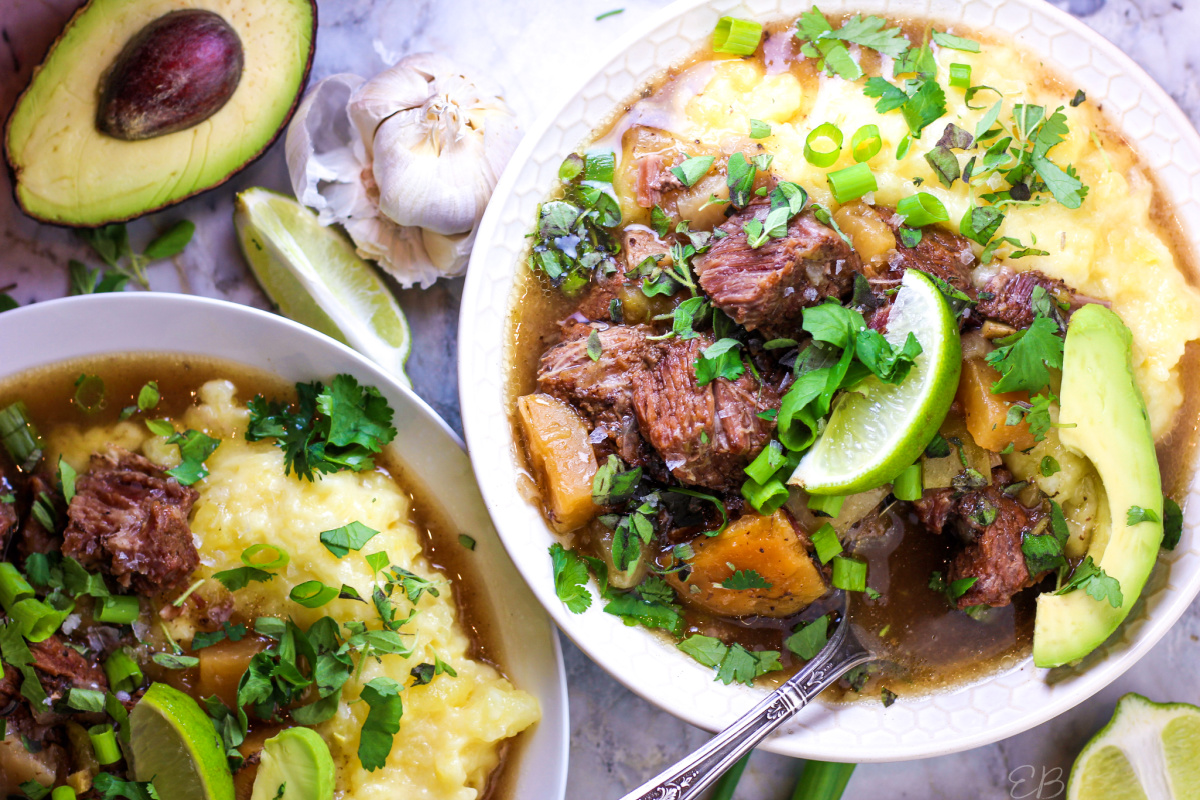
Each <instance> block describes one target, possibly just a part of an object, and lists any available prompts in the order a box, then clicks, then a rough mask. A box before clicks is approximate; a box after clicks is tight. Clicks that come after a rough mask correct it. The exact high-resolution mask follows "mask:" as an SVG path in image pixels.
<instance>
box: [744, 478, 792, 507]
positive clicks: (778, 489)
mask: <svg viewBox="0 0 1200 800" xmlns="http://www.w3.org/2000/svg"><path fill="white" fill-rule="evenodd" d="M742 497H744V498H746V502H747V503H749V504H750V505H752V506H754V509H755V510H756V511H758V513H760V514H774V513H775V512H776V511H778V510H779V508H780V506H782V505H783V504H784V503H786V502H787V499H788V488H787V487H786V486H784V485H783V481H781V480H779V478H770V479H769V480H767V482H766V483H759V482H758V481H756V480H754V479H753V478H747V479H746V482H745V483H743V484H742Z"/></svg>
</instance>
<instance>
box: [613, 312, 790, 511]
mask: <svg viewBox="0 0 1200 800" xmlns="http://www.w3.org/2000/svg"><path fill="white" fill-rule="evenodd" d="M712 343H713V340H712V339H711V338H710V337H708V336H704V335H702V336H698V337H697V338H695V339H691V340H687V341H684V340H681V339H670V340H667V341H666V342H665V343H664V344H663V356H662V358H661V360H660V361H659V362H658V364H657V366H656V367H655V368H654V369H647V370H641V371H639V372H636V373H634V374H633V376H632V377H633V403H634V408H635V410H636V411H637V420H638V427H639V429H640V430H641V432H642V435H643V436H645V437H646V439H647V440H648V441H649V442H650V444H652V445H653V446H654V448H655V449H656V450H657V451H658V453H659V455H661V456H662V458H663V460H664V461H666V465H667V469H669V470H670V471H671V474H672V475H674V476H675V477H676V478H677V479H678V480H680V481H681V482H683V483H686V484H694V485H699V486H704V487H707V488H709V489H715V490H718V491H725V490H728V491H733V490H735V489H736V488H737V487H738V486H740V485H741V483H742V481H743V480H744V475H743V473H742V470H743V469H744V468H745V466H746V465H747V464H749V463H750V461H751V460H753V458H754V457H755V456H756V455H758V453H759V451H760V450H762V448H763V447H764V446H765V445H766V443H767V440H768V439H770V437H771V431H772V430H773V429H774V427H775V423H774V422H770V421H768V420H764V419H761V418H759V417H758V416H757V415H758V414H759V413H760V412H762V411H765V410H767V409H769V408H774V407H777V406H778V404H779V395H778V394H777V392H776V391H775V390H774V389H773V388H772V387H770V386H766V385H760V384H759V383H758V381H756V380H755V378H754V377H753V376H752V375H751V374H750V372H749V371H747V372H745V373H743V374H742V375H741V376H740V377H739V378H738V379H737V380H736V381H728V380H725V379H724V378H717V379H716V380H714V381H712V382H711V383H709V384H708V385H706V386H699V385H697V383H696V359H697V358H698V357H699V356H700V353H701V351H702V350H704V348H706V347H708V346H710V345H712Z"/></svg>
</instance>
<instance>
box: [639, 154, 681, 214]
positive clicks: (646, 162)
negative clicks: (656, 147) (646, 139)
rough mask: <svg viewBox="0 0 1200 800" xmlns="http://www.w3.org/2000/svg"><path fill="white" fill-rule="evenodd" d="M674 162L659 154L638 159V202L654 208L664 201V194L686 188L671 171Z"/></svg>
mask: <svg viewBox="0 0 1200 800" xmlns="http://www.w3.org/2000/svg"><path fill="white" fill-rule="evenodd" d="M672 166H673V164H672V163H669V162H668V161H667V160H666V159H665V158H663V157H662V156H660V155H658V154H656V153H655V154H651V155H648V156H643V157H642V158H640V159H639V160H638V181H637V204H638V205H639V206H641V207H642V208H654V207H655V206H656V205H659V204H660V203H662V198H663V194H664V193H666V192H674V191H678V190H679V189H682V188H684V186H683V183H682V181H680V180H679V178H677V177H675V173H673V172H671V167H672Z"/></svg>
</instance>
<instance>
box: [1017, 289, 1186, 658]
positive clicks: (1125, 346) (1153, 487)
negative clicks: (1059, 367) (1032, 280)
mask: <svg viewBox="0 0 1200 800" xmlns="http://www.w3.org/2000/svg"><path fill="white" fill-rule="evenodd" d="M1131 343H1132V336H1131V334H1130V332H1129V329H1128V328H1126V327H1125V324H1124V323H1123V322H1121V319H1120V317H1118V316H1117V315H1116V314H1114V313H1113V312H1111V311H1109V310H1108V309H1107V308H1104V307H1103V306H1100V305H1087V306H1084V307H1083V308H1081V309H1079V310H1078V311H1076V312H1075V314H1074V315H1073V316H1072V317H1071V324H1070V326H1069V327H1068V329H1067V341H1066V348H1065V351H1064V354H1063V379H1062V390H1061V392H1060V393H1059V408H1060V413H1059V423H1060V424H1062V425H1063V426H1064V427H1061V428H1060V429H1059V437H1060V439H1061V441H1062V443H1063V444H1064V445H1066V446H1067V447H1069V448H1071V449H1072V450H1075V451H1077V452H1079V453H1082V454H1083V455H1085V456H1087V458H1088V459H1090V460H1091V462H1092V465H1093V466H1094V467H1095V468H1096V471H1097V472H1098V473H1099V475H1100V480H1101V481H1102V482H1103V483H1104V489H1105V492H1106V494H1107V495H1108V510H1109V517H1110V519H1111V529H1110V530H1109V529H1104V530H1102V529H1099V528H1098V529H1097V530H1096V531H1095V532H1094V533H1093V534H1092V540H1091V543H1090V545H1089V547H1088V555H1089V556H1091V558H1092V560H1093V561H1095V563H1096V564H1097V565H1098V566H1099V567H1100V568H1101V569H1103V570H1104V572H1105V573H1107V574H1108V575H1109V576H1110V577H1113V578H1116V579H1117V580H1118V581H1119V582H1120V584H1121V592H1122V594H1123V595H1124V602H1122V604H1121V606H1120V608H1113V607H1112V605H1111V604H1110V603H1109V602H1108V601H1107V600H1096V599H1095V598H1093V597H1091V596H1090V595H1089V594H1087V592H1086V591H1084V590H1082V589H1076V590H1074V591H1072V592H1070V593H1068V594H1064V595H1055V594H1052V593H1047V594H1043V595H1041V596H1040V597H1038V600H1037V616H1036V619H1035V622H1034V632H1033V661H1034V664H1036V665H1037V666H1039V667H1058V666H1062V665H1064V664H1070V663H1072V662H1075V661H1078V660H1079V659H1081V658H1083V657H1084V656H1086V655H1087V654H1088V653H1090V652H1092V651H1093V650H1095V649H1096V648H1097V647H1099V646H1100V645H1101V644H1102V643H1103V642H1104V640H1105V639H1107V638H1108V637H1109V636H1110V635H1112V633H1113V631H1115V630H1116V629H1117V626H1118V625H1120V624H1121V622H1122V620H1124V619H1125V617H1126V616H1127V615H1128V614H1129V610H1130V609H1131V608H1132V607H1133V605H1134V603H1135V602H1136V601H1137V598H1138V595H1139V594H1141V591H1142V587H1143V586H1144V585H1145V583H1146V579H1147V578H1148V577H1149V575H1150V570H1151V569H1153V567H1154V562H1155V560H1156V559H1157V557H1158V549H1159V546H1160V545H1161V543H1162V536H1163V528H1162V523H1161V522H1140V523H1138V524H1136V525H1129V524H1127V515H1128V511H1129V509H1130V508H1132V507H1133V506H1139V507H1141V508H1144V509H1147V510H1148V511H1152V512H1154V516H1155V517H1156V518H1157V519H1159V520H1161V519H1162V513H1163V494H1162V479H1161V476H1160V475H1159V470H1158V457H1157V456H1156V454H1155V451H1154V436H1153V434H1152V433H1151V432H1150V420H1149V417H1148V416H1147V413H1146V403H1145V401H1144V400H1143V399H1142V394H1141V392H1140V391H1139V390H1138V387H1137V383H1136V382H1135V381H1134V377H1133V366H1132V364H1131V362H1130V352H1131ZM1069 426H1074V427H1069Z"/></svg>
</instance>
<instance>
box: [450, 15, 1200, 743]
mask: <svg viewBox="0 0 1200 800" xmlns="http://www.w3.org/2000/svg"><path fill="white" fill-rule="evenodd" d="M811 6H812V0H740V1H739V0H680V2H677V3H675V4H673V5H671V6H669V7H668V8H666V9H665V10H664V11H663V12H662V13H661V14H659V15H658V16H656V17H654V18H653V19H651V20H650V21H649V22H647V23H646V24H645V25H643V26H642V27H641V29H640V30H639V31H636V32H634V33H633V34H631V35H630V36H628V37H626V38H625V39H624V40H623V41H621V42H619V43H618V44H617V45H616V46H615V48H614V50H613V56H612V58H611V59H610V60H609V61H607V62H606V63H604V64H603V66H601V67H600V69H598V70H597V71H596V73H595V74H593V75H592V76H590V77H589V78H587V80H585V81H584V82H583V84H582V85H581V86H580V87H579V90H578V91H577V92H575V93H574V94H572V95H571V96H570V97H568V98H566V99H565V102H564V103H563V105H562V107H561V109H560V110H559V111H558V112H557V113H555V114H552V115H550V116H549V117H547V118H546V119H544V120H542V121H541V123H540V124H539V125H536V126H535V127H534V128H533V129H532V130H531V132H530V133H529V135H528V136H526V137H525V140H524V142H523V143H522V145H521V147H520V148H519V149H518V150H517V152H516V154H515V155H514V157H513V160H512V162H511V163H510V164H509V167H508V169H507V171H506V172H505V173H504V176H503V177H502V179H501V180H500V183H499V185H498V186H497V189H496V193H495V195H494V197H493V198H492V202H491V205H490V206H489V207H488V211H487V214H486V215H485V217H484V219H483V223H482V225H481V226H480V229H479V233H478V237H477V239H476V243H475V250H474V255H473V256H472V258H471V265H470V271H469V273H468V277H467V285H466V290H465V292H464V294H463V302H462V310H461V317H460V319H461V322H460V328H459V340H460V342H462V343H463V345H462V346H460V348H459V353H460V362H459V383H460V385H461V387H462V414H463V425H464V427H465V429H466V435H467V442H468V446H469V449H470V452H471V458H472V461H473V463H474V465H475V474H476V476H477V477H478V478H479V484H480V487H481V488H482V490H483V496H484V500H485V501H486V502H487V506H488V510H489V511H490V512H491V514H492V520H493V521H494V522H495V523H496V527H497V528H498V529H499V531H500V536H501V538H502V539H503V540H504V544H505V546H506V547H507V548H508V551H509V554H510V555H511V556H512V557H513V561H514V562H515V563H516V565H517V568H518V569H519V570H520V571H521V573H522V574H523V575H524V576H525V579H526V580H527V581H528V582H529V584H530V586H531V587H532V588H533V591H534V594H535V595H537V597H538V599H539V600H541V602H542V605H543V606H545V607H546V609H547V610H548V611H549V612H550V614H551V616H553V617H554V619H555V621H557V622H558V624H559V625H560V626H561V627H562V629H563V630H564V631H565V632H566V633H567V635H568V636H570V637H571V638H572V639H573V640H574V641H575V643H576V644H578V645H579V647H580V648H581V649H583V650H584V652H586V653H587V654H588V655H589V656H591V658H592V659H593V660H595V661H596V662H597V663H598V664H600V665H601V666H602V667H604V668H605V669H606V670H608V671H609V672H610V673H611V674H612V675H613V676H614V677H616V678H617V679H618V680H620V681H621V682H623V683H624V684H625V685H626V686H628V687H629V688H630V689H632V690H633V691H634V692H637V693H638V694H640V695H641V696H642V697H645V698H646V699H647V700H649V701H650V702H652V703H655V704H657V705H659V706H661V707H662V708H664V709H666V710H667V711H669V712H671V713H673V714H675V715H676V716H678V717H681V718H683V719H685V720H687V721H689V722H691V723H693V724H695V725H699V726H701V727H704V728H708V729H710V730H716V729H719V728H723V727H725V726H726V725H728V724H729V723H731V722H733V720H734V719H736V718H737V717H738V716H739V715H740V714H741V713H743V712H744V711H746V710H748V709H749V708H750V706H751V705H752V704H754V703H755V702H756V701H757V700H758V699H760V698H761V696H762V690H758V689H753V688H747V687H744V686H737V685H735V686H722V685H721V684H719V683H716V682H714V681H713V679H712V671H711V670H709V669H706V668H704V667H702V666H701V665H699V664H697V663H696V662H695V661H693V660H691V659H690V658H688V657H687V656H686V655H683V654H682V653H680V652H678V651H677V650H676V649H675V648H673V647H671V646H670V645H669V644H667V643H665V642H663V641H661V640H659V639H657V638H655V637H654V636H652V635H651V634H649V633H647V632H646V631H645V630H643V629H641V628H630V627H626V626H625V625H624V624H623V622H622V621H621V620H620V619H619V618H617V617H614V616H612V615H609V614H605V613H603V611H601V610H600V609H599V608H598V607H597V606H599V605H600V604H598V603H597V604H596V605H594V606H593V608H592V609H590V610H589V611H587V612H586V613H584V614H581V615H573V614H571V613H569V612H568V611H567V610H566V609H565V608H564V607H563V604H562V603H561V602H559V600H558V599H557V598H556V597H555V594H554V584H553V579H552V573H551V566H550V559H549V557H548V556H547V554H546V549H547V547H549V545H550V544H551V543H552V542H553V541H555V539H554V536H553V534H552V533H551V531H550V530H549V528H548V527H547V526H546V524H545V522H544V521H543V519H542V517H541V515H540V514H539V512H538V510H537V509H536V508H535V507H534V506H533V505H532V504H530V503H529V502H528V501H526V500H525V499H523V498H522V496H521V495H520V494H519V493H518V492H517V481H518V474H519V471H520V469H521V468H520V465H519V461H518V459H517V457H516V451H515V449H514V438H513V430H512V427H511V425H510V421H509V419H508V418H507V416H506V414H505V408H506V407H507V399H506V397H505V380H504V373H505V364H506V347H507V344H508V339H509V313H510V311H511V310H512V304H513V299H514V292H513V279H514V276H515V274H516V269H517V267H518V263H519V261H520V260H521V258H522V257H523V255H524V253H525V249H526V246H527V240H526V238H525V235H526V234H527V233H528V232H529V231H530V230H531V229H532V226H533V225H532V224H533V220H534V219H535V215H536V209H537V204H538V203H539V202H540V201H541V200H542V199H543V198H544V197H545V196H546V195H547V193H548V192H549V191H550V189H551V188H552V187H553V186H554V185H555V181H556V178H557V172H558V167H559V164H560V163H562V160H563V158H565V157H566V156H567V155H568V154H569V153H570V152H572V150H573V149H575V148H576V147H578V146H579V145H580V144H581V143H582V142H584V140H585V139H586V138H587V137H588V135H589V133H590V132H591V130H592V129H593V128H594V127H596V126H597V125H598V124H600V123H601V122H603V121H604V120H605V119H606V117H608V115H609V114H610V113H611V112H612V111H613V110H614V109H615V108H616V107H617V105H618V103H620V102H622V101H624V100H625V99H627V98H628V97H629V96H630V95H631V94H633V92H634V91H635V90H636V89H637V88H638V87H640V86H642V85H643V84H645V83H646V82H647V81H649V80H650V79H651V78H653V77H654V76H656V75H657V74H659V73H660V72H662V71H663V70H664V69H665V68H667V67H668V66H670V65H672V64H674V63H676V62H679V61H681V60H683V59H684V58H685V57H687V56H688V55H689V54H690V53H692V52H694V50H695V49H696V48H697V47H698V46H700V44H701V43H702V42H703V41H705V40H706V38H707V37H709V36H711V34H712V30H713V27H714V26H715V24H716V21H717V19H718V18H719V17H720V16H722V15H724V14H734V15H737V16H747V15H750V16H752V17H753V18H755V19H763V20H769V19H779V18H785V17H787V18H795V17H797V16H798V15H799V14H800V13H801V12H803V11H806V10H808V9H809V8H811ZM820 7H821V10H822V11H825V12H827V13H837V12H840V11H861V12H864V13H876V14H886V15H890V16H895V17H905V16H921V17H929V18H933V19H937V20H941V21H945V22H946V23H948V24H960V25H965V26H968V27H970V28H975V29H980V30H986V31H989V32H993V33H1008V34H1010V35H1012V36H1013V37H1014V38H1015V40H1016V42H1017V43H1018V44H1019V45H1022V46H1025V47H1027V48H1029V49H1031V50H1033V51H1035V52H1037V53H1039V54H1043V55H1044V57H1045V60H1046V61H1047V62H1048V63H1049V64H1050V65H1051V66H1053V67H1054V68H1056V69H1057V70H1058V71H1059V72H1061V73H1062V74H1064V75H1067V76H1070V77H1071V79H1072V80H1073V82H1074V84H1075V85H1078V86H1079V87H1080V88H1082V89H1084V90H1085V91H1086V92H1087V96H1088V99H1089V101H1095V102H1102V103H1103V104H1104V108H1105V110H1106V111H1107V112H1108V114H1109V115H1110V116H1111V117H1112V119H1113V120H1114V121H1115V122H1116V123H1117V124H1118V125H1119V127H1120V128H1121V129H1122V130H1123V131H1124V132H1125V134H1126V136H1127V137H1128V138H1129V139H1130V141H1132V142H1133V143H1134V144H1135V146H1136V147H1137V149H1138V150H1139V152H1140V153H1141V154H1142V156H1143V157H1144V159H1145V160H1146V163H1147V164H1148V165H1149V167H1150V168H1151V169H1152V170H1153V171H1154V173H1155V174H1156V175H1157V177H1158V179H1159V181H1160V183H1161V185H1162V187H1163V189H1164V190H1165V191H1166V192H1167V194H1168V195H1169V196H1170V197H1171V198H1172V199H1173V201H1174V203H1175V209H1176V212H1177V213H1178V217H1179V221H1180V224H1181V226H1182V228H1183V230H1184V231H1185V232H1187V235H1188V238H1189V239H1190V245H1191V246H1192V248H1193V249H1194V250H1196V251H1197V252H1200V136H1197V134H1196V131H1195V129H1193V128H1192V126H1191V125H1190V123H1189V122H1188V121H1187V119H1186V117H1184V115H1183V113H1182V112H1181V111H1180V110H1179V108H1178V107H1177V106H1176V105H1175V104H1174V102H1173V101H1172V100H1171V99H1170V98H1169V97H1168V96H1167V94H1166V93H1165V92H1164V91H1163V90H1162V89H1161V88H1159V87H1158V86H1157V85H1156V84H1155V83H1154V81H1153V80H1152V79H1151V78H1150V77H1149V76H1148V75H1146V73H1145V72H1143V71H1142V70H1141V69H1140V68H1139V67H1138V66H1137V65H1136V64H1134V63H1133V61H1131V60H1130V59H1129V58H1128V57H1127V56H1125V55H1124V54H1123V53H1121V52H1120V51H1119V50H1117V48H1115V47H1114V46H1113V45H1112V44H1110V43H1109V42H1107V41H1105V40H1104V39H1103V38H1101V37H1100V36H1099V35H1097V34H1096V33H1094V32H1093V31H1091V30H1090V29H1089V28H1087V27H1086V26H1085V25H1083V24H1082V23H1080V22H1079V21H1077V20H1075V19H1073V18H1071V17H1070V16H1068V15H1067V14H1065V13H1063V12H1061V11H1059V10H1057V9H1055V8H1053V7H1052V6H1050V5H1048V4H1047V3H1044V2H1041V0H821V2H820ZM467 343H469V344H467ZM1196 491H1197V484H1196V483H1195V482H1193V484H1192V486H1191V487H1190V490H1189V501H1190V502H1188V503H1186V504H1185V525H1186V532H1185V534H1184V540H1183V543H1182V544H1181V545H1180V546H1179V547H1178V548H1177V549H1176V550H1175V551H1174V552H1172V553H1169V554H1166V555H1164V556H1163V558H1162V559H1161V560H1162V562H1163V563H1162V564H1160V566H1159V568H1158V570H1157V571H1156V576H1155V578H1154V579H1152V581H1151V584H1150V587H1151V588H1149V589H1148V592H1147V596H1146V599H1145V602H1144V603H1143V604H1142V605H1140V606H1139V607H1138V608H1137V609H1135V610H1134V612H1133V614H1131V617H1130V619H1129V621H1128V622H1127V623H1126V624H1125V625H1124V626H1123V627H1122V628H1121V630H1120V631H1119V632H1118V633H1117V634H1116V635H1115V636H1114V637H1113V639H1112V640H1111V641H1110V642H1109V643H1108V644H1107V645H1106V646H1105V647H1103V648H1101V649H1100V650H1099V651H1098V652H1097V653H1095V654H1094V655H1093V656H1092V657H1090V658H1089V659H1088V660H1087V661H1086V663H1085V665H1084V666H1083V667H1081V668H1079V669H1077V670H1059V671H1057V672H1056V673H1055V674H1054V675H1053V676H1049V677H1052V680H1048V675H1047V673H1046V671H1044V670H1038V669H1035V668H1034V667H1033V665H1032V663H1030V662H1028V661H1027V662H1026V663H1025V664H1024V665H1023V666H1021V667H1019V668H1017V669H1014V670H1012V671H1010V672H1008V673H1006V674H1001V675H997V676H995V677H993V678H991V679H989V680H985V681H983V682H981V683H977V684H975V685H973V686H969V687H966V688H962V689H958V690H955V691H950V692H946V693H942V694H938V695H935V696H931V697H928V698H926V699H921V700H914V699H905V700H903V701H902V702H899V703H896V704H895V705H894V706H892V707H891V708H889V709H887V710H886V711H885V710H884V709H883V707H882V705H880V704H879V703H861V704H854V705H849V706H830V705H820V706H818V707H815V708H810V709H807V710H806V711H804V712H803V713H801V714H800V715H799V716H798V718H797V719H796V720H795V721H794V722H793V723H792V724H790V725H789V726H787V727H785V728H784V729H783V730H782V731H781V732H780V733H779V734H777V735H776V736H774V737H773V738H771V739H769V740H768V741H767V742H766V743H765V744H764V745H763V747H765V748H766V749H768V750H772V751H775V752H778V753H783V754H786V755H791V756H798V757H806V758H819V759H824V760H832V761H844V760H853V761H893V760H901V759H910V758H923V757H927V756H935V755H942V754H945V753H951V752H955V751H959V750H966V749H969V748H972V747H978V746H980V745H984V744H989V743H991V742H995V741H997V740H999V739H1003V738H1005V737H1008V736H1012V735H1013V734H1016V733H1019V732H1021V731H1023V730H1025V729H1027V728H1030V727H1032V726H1034V725H1037V724H1038V723H1040V722H1044V721H1045V720H1047V719H1050V718H1051V717H1053V716H1055V715H1056V714H1059V713H1062V712H1063V711H1065V710H1066V709H1068V708H1071V707H1072V706H1074V705H1075V704H1077V703H1079V702H1081V701H1082V700H1085V699H1086V698H1088V697H1090V696H1091V695H1092V694H1094V693H1096V692H1097V691H1099V690H1100V689H1101V688H1103V687H1104V686H1106V685H1107V684H1108V683H1110V682H1111V681H1112V680H1113V679H1115V678H1116V677H1117V676H1118V675H1120V674H1121V673H1122V672H1124V671H1125V670H1127V669H1128V668H1129V667H1130V666H1132V665H1133V664H1134V662H1136V661H1137V660H1138V658H1140V657H1141V656H1142V655H1143V654H1144V653H1146V651H1148V650H1149V649H1150V648H1151V647H1152V646H1153V645H1154V644H1155V642H1157V641H1158V640H1159V639H1160V638H1161V637H1162V636H1163V634H1164V633H1166V631H1167V629H1168V628H1170V627H1171V625H1172V624H1173V623H1174V622H1175V621H1176V620H1177V619H1178V618H1179V616H1180V615H1181V614H1182V613H1183V612H1184V610H1185V609H1186V608H1187V606H1188V604H1189V603H1191V601H1192V599H1193V598H1194V597H1195V596H1196V594H1197V592H1198V591H1200V544H1198V543H1197V542H1196V536H1195V527H1196V524H1197V521H1198V519H1200V503H1197V502H1195V501H1194V500H1192V495H1194V493H1195V492H1196Z"/></svg>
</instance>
